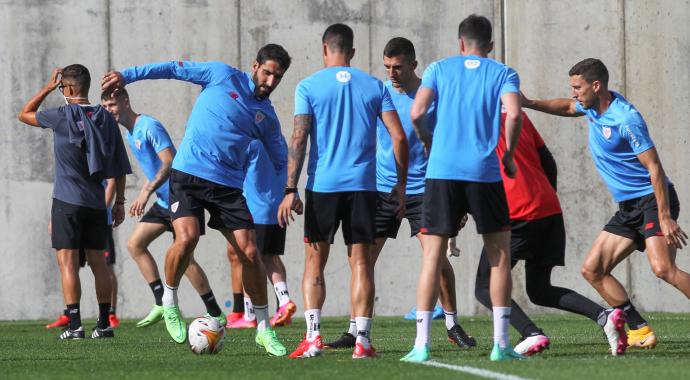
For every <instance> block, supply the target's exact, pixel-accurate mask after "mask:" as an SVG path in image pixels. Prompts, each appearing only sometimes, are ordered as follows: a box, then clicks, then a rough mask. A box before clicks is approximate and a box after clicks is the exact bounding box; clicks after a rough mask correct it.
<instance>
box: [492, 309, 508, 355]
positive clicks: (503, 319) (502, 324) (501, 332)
mask: <svg viewBox="0 0 690 380" xmlns="http://www.w3.org/2000/svg"><path fill="white" fill-rule="evenodd" d="M493 312H494V344H498V347H500V348H506V347H508V346H509V345H510V339H509V338H508V325H509V324H510V307H503V306H494V307H493Z"/></svg>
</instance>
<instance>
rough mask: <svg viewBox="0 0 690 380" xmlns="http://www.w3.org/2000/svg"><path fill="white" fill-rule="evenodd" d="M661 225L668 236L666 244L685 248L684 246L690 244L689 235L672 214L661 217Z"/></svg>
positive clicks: (665, 235) (662, 230)
mask: <svg viewBox="0 0 690 380" xmlns="http://www.w3.org/2000/svg"><path fill="white" fill-rule="evenodd" d="M659 227H660V228H661V232H662V233H663V234H664V238H666V244H668V245H670V246H673V247H675V248H678V249H683V246H686V245H688V243H687V239H688V235H687V234H686V233H685V232H684V231H683V230H682V229H681V228H680V226H679V225H678V223H676V221H675V220H673V219H672V218H671V217H670V216H664V217H661V218H659Z"/></svg>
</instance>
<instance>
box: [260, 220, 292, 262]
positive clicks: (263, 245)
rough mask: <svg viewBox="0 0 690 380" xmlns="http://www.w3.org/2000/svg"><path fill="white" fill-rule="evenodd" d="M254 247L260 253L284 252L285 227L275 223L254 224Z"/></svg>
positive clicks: (274, 253) (276, 253) (275, 253)
mask: <svg viewBox="0 0 690 380" xmlns="http://www.w3.org/2000/svg"><path fill="white" fill-rule="evenodd" d="M254 230H255V231H256V248H257V249H258V250H259V252H261V254H262V255H282V254H284V253H285V232H286V229H285V228H280V226H279V225H277V224H255V225H254Z"/></svg>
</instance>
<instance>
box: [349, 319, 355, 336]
mask: <svg viewBox="0 0 690 380" xmlns="http://www.w3.org/2000/svg"><path fill="white" fill-rule="evenodd" d="M347 333H348V334H350V335H352V336H357V322H355V320H354V319H350V327H349V328H348V329H347Z"/></svg>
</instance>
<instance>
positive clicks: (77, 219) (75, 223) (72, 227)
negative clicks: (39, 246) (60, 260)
mask: <svg viewBox="0 0 690 380" xmlns="http://www.w3.org/2000/svg"><path fill="white" fill-rule="evenodd" d="M50 220H51V223H52V233H51V240H52V244H53V248H55V249H79V248H86V249H98V250H101V249H104V248H105V244H106V240H107V233H108V228H110V227H109V226H108V215H107V213H106V211H105V209H103V210H100V209H95V208H90V207H84V206H77V205H73V204H70V203H66V202H63V201H61V200H58V199H55V198H53V205H52V207H51V211H50Z"/></svg>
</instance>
